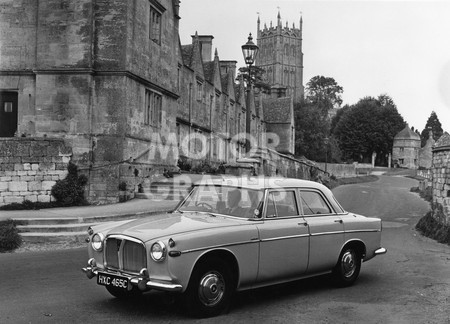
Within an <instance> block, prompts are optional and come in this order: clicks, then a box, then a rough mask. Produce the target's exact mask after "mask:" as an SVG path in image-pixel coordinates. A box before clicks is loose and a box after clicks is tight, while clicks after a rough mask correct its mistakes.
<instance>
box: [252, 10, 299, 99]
mask: <svg viewBox="0 0 450 324" xmlns="http://www.w3.org/2000/svg"><path fill="white" fill-rule="evenodd" d="M302 26H303V18H302V17H300V24H299V28H296V27H295V24H293V25H292V28H290V27H289V26H288V22H286V25H285V26H284V27H283V25H282V20H281V14H280V11H278V16H277V24H276V26H273V25H272V22H270V26H269V27H267V25H266V24H265V23H264V27H263V28H261V21H260V18H259V17H258V21H257V27H258V28H257V29H258V34H257V45H258V47H259V53H258V57H257V58H256V65H257V66H259V67H260V68H262V69H263V70H264V71H265V74H264V78H265V79H266V82H267V83H268V84H270V85H271V97H284V96H292V97H293V99H294V102H299V101H300V100H301V98H303V94H304V87H303V52H302Z"/></svg>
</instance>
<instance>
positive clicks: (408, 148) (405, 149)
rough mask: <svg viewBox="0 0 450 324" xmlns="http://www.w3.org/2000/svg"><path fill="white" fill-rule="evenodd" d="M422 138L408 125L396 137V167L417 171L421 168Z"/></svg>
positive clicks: (394, 154) (394, 148) (393, 153)
mask: <svg viewBox="0 0 450 324" xmlns="http://www.w3.org/2000/svg"><path fill="white" fill-rule="evenodd" d="M419 150H420V136H419V135H418V134H416V133H415V132H413V131H412V130H411V128H409V126H408V125H406V126H405V128H404V129H402V130H401V131H400V132H399V133H398V134H397V135H395V137H394V142H393V145H392V160H393V162H394V166H398V167H402V168H408V169H417V168H418V167H419Z"/></svg>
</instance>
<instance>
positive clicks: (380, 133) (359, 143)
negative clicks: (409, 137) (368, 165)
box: [333, 95, 405, 165]
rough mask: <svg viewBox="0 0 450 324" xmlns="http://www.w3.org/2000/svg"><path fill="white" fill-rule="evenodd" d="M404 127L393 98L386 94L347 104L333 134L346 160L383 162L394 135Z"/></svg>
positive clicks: (389, 150)
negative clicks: (373, 158)
mask: <svg viewBox="0 0 450 324" xmlns="http://www.w3.org/2000/svg"><path fill="white" fill-rule="evenodd" d="M404 127H405V122H404V120H403V117H402V116H401V115H400V114H399V113H398V111H397V108H396V106H395V104H394V103H393V100H392V99H391V98H390V97H389V96H387V95H381V96H379V97H378V98H373V97H366V98H363V99H361V100H360V101H359V102H358V103H357V104H355V105H353V106H350V107H349V108H347V109H346V110H345V111H344V112H343V113H342V116H340V118H339V121H338V122H337V123H336V125H335V127H334V129H333V135H334V136H335V137H336V139H337V140H338V143H339V147H340V149H341V151H342V154H343V155H344V158H345V159H347V160H353V161H358V162H370V161H371V159H372V153H374V152H375V153H376V154H377V160H376V162H377V164H379V165H386V164H387V158H388V154H389V153H391V152H392V144H393V141H394V136H395V135H396V134H397V133H398V132H399V131H400V130H402V129H403V128H404Z"/></svg>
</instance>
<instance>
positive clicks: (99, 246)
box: [91, 233, 105, 252]
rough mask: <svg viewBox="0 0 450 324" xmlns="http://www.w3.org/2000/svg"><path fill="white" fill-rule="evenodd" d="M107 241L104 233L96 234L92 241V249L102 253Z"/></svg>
mask: <svg viewBox="0 0 450 324" xmlns="http://www.w3.org/2000/svg"><path fill="white" fill-rule="evenodd" d="M104 239H105V236H104V235H103V234H102V233H96V234H95V235H94V236H93V237H92V240H91V246H92V248H93V249H94V250H95V251H97V252H100V251H101V250H103V240H104Z"/></svg>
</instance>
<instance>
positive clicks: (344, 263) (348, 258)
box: [333, 247, 361, 287]
mask: <svg viewBox="0 0 450 324" xmlns="http://www.w3.org/2000/svg"><path fill="white" fill-rule="evenodd" d="M360 270H361V257H360V255H359V253H358V251H357V250H355V249H354V248H352V247H348V248H345V249H344V250H343V251H342V252H341V254H340V255H339V260H338V263H337V264H336V266H335V267H334V269H333V278H334V281H335V282H336V284H337V285H338V286H340V287H348V286H351V285H352V284H353V283H354V282H355V281H356V279H357V278H358V276H359V272H360Z"/></svg>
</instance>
